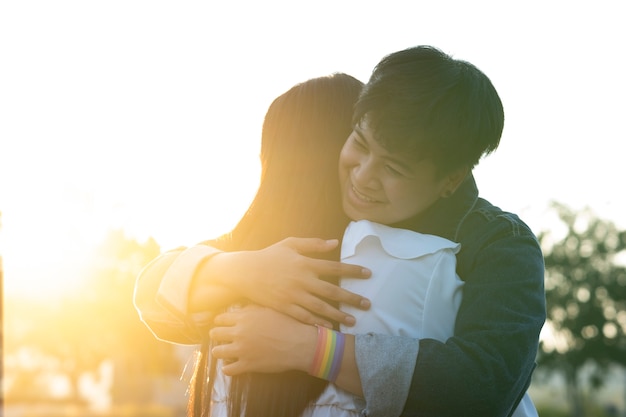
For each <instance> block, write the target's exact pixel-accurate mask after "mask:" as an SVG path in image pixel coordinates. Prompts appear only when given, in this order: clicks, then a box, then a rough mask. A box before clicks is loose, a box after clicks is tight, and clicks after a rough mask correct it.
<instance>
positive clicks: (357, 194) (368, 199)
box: [352, 187, 376, 203]
mask: <svg viewBox="0 0 626 417" xmlns="http://www.w3.org/2000/svg"><path fill="white" fill-rule="evenodd" d="M352 191H354V194H356V196H357V197H359V198H360V199H361V200H364V201H367V202H368V203H374V202H376V200H374V199H371V198H369V197H368V196H366V195H363V194H361V193H360V192H359V191H358V190H357V189H356V188H354V187H352Z"/></svg>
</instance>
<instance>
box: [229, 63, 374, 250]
mask: <svg viewBox="0 0 626 417" xmlns="http://www.w3.org/2000/svg"><path fill="white" fill-rule="evenodd" d="M362 86H363V84H362V83H361V82H360V81H358V80H357V79H355V78H354V77H351V76H349V75H346V74H334V75H330V76H325V77H319V78H314V79H311V80H308V81H305V82H303V83H300V84H298V85H296V86H294V87H292V88H291V89H290V90H288V91H287V92H285V93H284V94H282V95H281V96H279V97H278V98H276V99H275V100H274V101H273V102H272V104H271V105H270V108H269V109H268V111H267V114H266V116H265V120H264V123H263V132H262V142H261V164H262V165H261V168H262V171H261V183H260V186H259V189H258V191H257V194H256V197H255V199H254V201H253V203H252V205H251V206H250V209H249V210H248V212H247V213H246V215H245V216H244V218H243V219H242V220H241V222H240V223H239V224H238V225H237V227H235V229H234V230H233V234H232V239H233V242H232V243H233V244H234V245H235V247H236V248H237V249H256V248H261V247H265V246H267V245H270V244H272V243H275V242H277V241H279V240H281V239H283V238H285V237H288V236H306V237H311V236H315V237H321V238H340V237H341V235H342V233H343V228H344V227H345V225H346V223H347V218H346V217H345V215H344V213H343V210H342V208H341V196H340V191H339V182H338V176H337V166H338V160H339V152H340V150H341V147H342V146H343V144H344V142H345V140H346V138H347V137H348V135H349V134H350V132H351V130H352V123H351V121H352V113H353V110H354V103H355V102H356V100H357V98H358V95H359V93H360V91H361V88H362Z"/></svg>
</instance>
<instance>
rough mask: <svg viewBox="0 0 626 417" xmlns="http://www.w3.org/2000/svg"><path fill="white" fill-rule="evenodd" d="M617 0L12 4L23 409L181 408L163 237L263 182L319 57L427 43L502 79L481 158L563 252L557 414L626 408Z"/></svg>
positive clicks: (555, 264) (1, 124)
mask: <svg viewBox="0 0 626 417" xmlns="http://www.w3.org/2000/svg"><path fill="white" fill-rule="evenodd" d="M622 7H623V6H622V4H621V2H619V1H617V0H616V1H603V0H601V1H596V2H593V4H592V3H590V2H577V1H569V2H566V1H551V2H540V1H537V0H530V1H527V2H524V3H505V2H498V1H486V0H477V1H473V2H462V1H460V0H459V1H439V2H422V1H410V2H409V1H399V0H390V1H387V2H384V3H381V2H375V1H368V0H363V1H356V0H346V1H341V2H333V1H330V0H320V1H316V2H287V1H278V0H272V1H264V2H252V1H232V2H199V1H193V2H173V1H158V0H153V1H147V0H136V1H134V0H124V1H116V0H111V1H107V2H92V1H68V0H59V1H55V2H49V1H21V0H20V1H18V0H9V1H4V2H2V3H1V4H0V57H1V63H0V212H1V217H0V257H1V262H0V277H1V280H2V287H1V288H2V310H1V311H2V325H3V326H2V333H1V335H2V403H3V412H4V415H5V416H12V417H18V416H19V417H22V416H33V417H34V416H46V417H54V416H70V415H71V416H95V415H98V416H107V417H108V416H111V417H112V416H155V417H159V416H171V417H179V416H183V415H184V413H185V411H184V408H185V404H186V400H187V397H186V395H187V392H186V390H187V384H188V382H189V378H190V372H189V370H188V369H189V368H190V366H191V364H192V363H193V360H194V351H195V350H194V347H193V346H191V347H189V346H179V345H172V344H167V343H164V342H160V341H158V340H156V339H155V337H154V336H153V335H152V334H151V333H150V332H149V331H148V330H147V328H146V327H145V326H144V325H143V324H142V323H141V322H140V321H139V318H138V315H137V313H136V311H135V310H134V307H133V305H132V291H133V285H134V280H135V278H136V276H137V274H138V272H139V271H140V270H141V268H142V267H143V266H144V265H145V264H146V263H147V262H149V261H150V260H151V259H153V258H154V257H155V256H157V255H158V254H159V253H160V252H161V251H164V250H167V249H171V248H173V247H177V246H181V245H191V244H194V243H196V242H199V241H202V240H205V239H208V238H212V237H215V236H218V235H219V234H221V233H223V232H226V231H228V230H230V228H232V226H233V225H234V224H235V222H236V221H237V220H238V219H239V217H240V216H241V215H242V214H243V212H244V210H245V208H246V207H247V205H248V203H249V202H250V200H251V198H252V196H253V194H254V192H255V190H256V186H257V184H258V174H259V162H258V153H259V140H260V127H261V123H262V120H263V116H264V115H265V111H266V110H267V107H268V106H269V104H270V103H271V101H272V100H273V98H275V97H276V96H278V95H280V94H282V93H283V92H284V91H286V90H287V89H288V88H290V87H291V86H292V85H294V84H295V83H297V82H300V81H303V80H306V79H308V78H311V77H316V76H320V75H325V74H330V73H333V72H339V71H340V72H346V73H349V74H351V75H353V76H355V77H357V78H359V79H361V80H362V81H367V79H368V77H369V74H370V72H371V70H372V68H373V67H374V65H375V64H376V63H377V62H378V61H379V60H380V59H381V58H382V57H383V56H384V55H385V54H387V53H390V52H393V51H396V50H399V49H403V48H406V47H409V46H414V45H417V44H430V45H434V46H437V47H439V48H441V49H442V50H444V51H445V52H447V53H449V54H451V55H453V56H455V57H456V58H460V59H466V60H468V61H470V62H472V63H474V64H475V65H476V66H478V67H479V68H480V69H482V70H483V71H484V72H485V73H486V74H487V75H488V76H489V77H490V78H491V80H492V81H493V83H494V85H495V86H496V88H497V89H498V91H499V93H500V96H501V98H502V100H503V103H504V107H505V113H506V123H505V129H504V133H503V137H502V142H501V146H500V148H499V149H498V151H496V153H495V154H494V155H492V156H489V157H487V158H485V159H484V160H483V161H481V163H480V165H479V166H478V167H477V169H476V171H475V176H476V178H477V182H478V184H479V187H480V190H481V194H482V195H483V196H484V197H485V198H487V199H489V200H491V201H492V202H494V203H495V204H497V205H499V206H500V207H501V208H503V209H505V210H508V211H512V212H515V213H518V214H520V216H521V217H522V218H523V219H524V220H526V221H527V222H528V224H529V225H530V226H531V228H532V229H533V230H534V231H535V232H536V234H537V235H538V236H539V238H540V240H541V243H542V247H543V249H544V253H545V256H546V289H547V297H548V307H549V320H548V322H547V323H546V326H545V327H544V332H543V334H542V340H541V351H540V354H539V356H538V358H537V360H538V364H539V365H538V368H537V370H536V372H535V377H534V380H533V384H532V386H531V395H532V397H533V399H534V401H535V402H536V404H537V406H538V408H539V410H540V415H541V416H619V415H621V416H626V370H625V368H624V366H626V269H625V268H626V252H625V251H624V249H625V247H626V246H625V245H626V198H625V197H624V196H623V191H622V190H623V185H622V183H623V178H624V173H623V172H624V169H623V162H624V161H623V160H624V156H623V155H624V153H623V151H621V142H623V141H624V139H626V137H625V136H626V132H625V128H624V125H623V122H622V117H623V112H624V110H625V108H624V104H623V97H624V96H625V95H626V81H625V79H624V76H623V74H624V73H626V64H625V61H624V57H623V51H624V39H626V36H625V35H626V29H625V27H624V25H623V16H624V15H623V11H622Z"/></svg>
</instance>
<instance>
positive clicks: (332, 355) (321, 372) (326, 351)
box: [309, 326, 346, 382]
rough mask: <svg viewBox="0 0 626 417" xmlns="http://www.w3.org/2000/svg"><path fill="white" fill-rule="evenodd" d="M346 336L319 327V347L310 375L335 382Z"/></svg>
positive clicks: (316, 349)
mask: <svg viewBox="0 0 626 417" xmlns="http://www.w3.org/2000/svg"><path fill="white" fill-rule="evenodd" d="M345 342H346V336H345V335H344V334H343V333H340V332H336V331H334V330H331V329H327V328H326V327H322V326H317V346H316V348H315V356H314V357H313V363H312V364H311V370H310V371H309V374H311V375H313V376H316V377H318V378H322V379H326V380H328V381H331V382H334V381H335V379H337V375H339V369H340V368H341V361H342V359H343V350H344V347H345Z"/></svg>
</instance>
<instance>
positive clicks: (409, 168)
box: [354, 125, 415, 174]
mask: <svg viewBox="0 0 626 417" xmlns="http://www.w3.org/2000/svg"><path fill="white" fill-rule="evenodd" d="M354 133H356V134H357V136H358V137H360V138H361V140H362V141H363V142H365V143H367V144H369V141H368V140H367V138H366V137H365V135H364V134H363V131H362V130H361V127H360V126H359V125H356V126H354ZM378 146H380V147H381V148H383V149H385V148H384V147H383V146H382V145H380V144H378ZM385 152H387V154H386V155H384V156H383V157H382V158H383V159H386V160H387V161H390V162H393V163H394V164H397V165H399V166H400V167H401V168H402V169H404V170H406V171H407V172H408V173H411V174H413V173H414V172H415V169H414V167H412V166H411V165H410V164H409V163H408V162H406V161H403V160H402V159H398V158H395V157H393V156H391V155H390V154H389V152H388V151H387V149H385Z"/></svg>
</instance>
